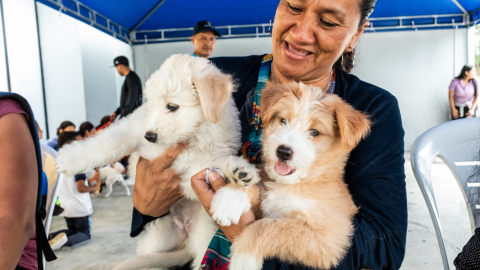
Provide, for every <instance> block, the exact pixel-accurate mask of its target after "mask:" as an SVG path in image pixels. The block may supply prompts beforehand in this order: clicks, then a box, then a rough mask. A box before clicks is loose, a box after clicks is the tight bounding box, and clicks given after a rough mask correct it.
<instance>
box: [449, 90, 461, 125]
mask: <svg viewBox="0 0 480 270" xmlns="http://www.w3.org/2000/svg"><path fill="white" fill-rule="evenodd" d="M454 94H455V91H452V90H450V91H448V102H449V104H450V109H451V110H452V117H453V119H457V118H458V117H459V115H458V110H457V109H456V108H455V101H454V99H453V95H454Z"/></svg>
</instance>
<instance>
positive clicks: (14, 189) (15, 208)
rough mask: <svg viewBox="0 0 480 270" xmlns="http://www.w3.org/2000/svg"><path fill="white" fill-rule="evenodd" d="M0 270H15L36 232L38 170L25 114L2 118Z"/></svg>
mask: <svg viewBox="0 0 480 270" xmlns="http://www.w3.org/2000/svg"><path fill="white" fill-rule="evenodd" d="M0 149H2V154H1V155H0V172H1V173H0V205H1V206H2V210H1V211H0V269H14V268H15V267H16V265H17V264H18V261H19V260H20V255H21V254H22V252H23V249H24V248H25V245H26V243H27V241H28V239H29V238H30V237H32V235H33V233H34V232H35V206H36V201H37V191H38V168H37V159H36V154H35V146H34V143H33V139H32V136H31V134H30V129H29V128H28V125H27V121H26V118H25V116H24V115H22V114H5V115H3V116H0Z"/></svg>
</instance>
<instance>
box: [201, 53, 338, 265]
mask: <svg viewBox="0 0 480 270" xmlns="http://www.w3.org/2000/svg"><path fill="white" fill-rule="evenodd" d="M272 60H273V55H271V54H267V55H265V56H264V57H263V60H262V64H261V65H260V73H259V74H258V82H257V86H256V87H255V94H254V95H255V96H254V99H253V106H252V107H253V108H252V117H251V121H250V135H249V140H248V142H246V143H245V144H244V145H243V147H242V155H243V156H244V157H245V158H246V159H247V160H248V161H249V162H250V163H259V162H260V156H261V150H262V144H261V138H262V129H263V128H262V121H261V119H260V97H261V92H262V89H263V88H265V86H266V85H267V81H268V80H270V74H271V67H272ZM335 80H336V73H335V68H332V74H331V83H330V88H329V90H328V94H329V95H331V94H333V93H334V92H335V83H336V82H335ZM231 245H232V243H230V241H229V240H228V239H227V237H225V234H224V233H223V232H222V230H220V229H219V230H218V231H217V233H216V234H215V235H214V237H213V239H212V241H211V242H210V244H209V245H208V249H207V252H206V253H205V256H204V257H203V260H202V264H201V266H200V270H227V269H228V264H229V263H230V247H231Z"/></svg>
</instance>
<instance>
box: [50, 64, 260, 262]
mask: <svg viewBox="0 0 480 270" xmlns="http://www.w3.org/2000/svg"><path fill="white" fill-rule="evenodd" d="M233 90H234V85H233V83H232V78H231V76H229V75H226V74H223V73H221V72H220V71H219V70H218V69H217V68H216V67H215V66H213V65H212V64H211V63H210V62H209V61H208V60H206V59H202V58H197V57H192V56H188V55H173V56H171V57H170V58H168V59H167V60H166V61H165V63H164V64H163V65H162V66H161V67H160V69H159V70H157V71H156V72H155V73H153V75H152V76H151V78H150V79H149V80H148V81H147V83H146V89H145V95H146V98H147V100H148V102H147V103H146V104H144V105H142V106H141V107H139V108H138V109H137V110H136V111H135V112H133V113H132V114H131V115H129V116H128V117H126V118H124V119H121V120H120V121H119V122H118V123H116V124H114V125H112V126H110V127H108V128H107V129H106V130H104V131H102V132H100V133H99V134H98V135H97V136H95V137H93V138H91V139H88V140H86V141H81V142H74V143H72V144H70V145H68V146H66V147H63V148H62V149H61V150H60V153H59V157H58V158H57V160H56V162H57V168H58V171H59V172H62V173H65V174H68V175H74V174H76V173H78V172H82V171H87V170H89V169H91V168H93V167H96V166H99V165H103V164H105V163H107V162H110V161H112V160H118V159H120V158H121V157H123V156H126V155H130V154H131V157H130V162H129V164H130V165H129V174H130V176H131V177H132V179H135V169H136V164H137V162H138V158H139V157H143V158H146V159H150V160H151V159H155V158H157V157H159V156H160V155H161V154H162V153H163V152H164V151H165V150H166V149H167V148H169V147H171V146H175V145H176V144H178V143H180V142H188V146H187V147H186V149H185V150H184V151H183V152H182V153H181V154H180V155H179V156H178V157H177V159H176V161H175V162H174V163H173V165H172V166H171V168H172V169H174V170H175V171H176V172H178V173H179V174H180V177H181V179H182V181H181V184H180V185H181V187H182V188H183V194H184V197H183V199H181V200H180V201H178V202H177V203H176V204H175V205H174V206H173V207H172V208H171V210H170V214H169V215H168V216H166V217H163V218H161V219H158V220H156V221H154V222H152V223H150V224H149V225H148V226H147V227H146V229H145V231H144V232H143V233H142V235H141V237H140V240H139V243H138V248H137V254H138V255H140V256H138V257H135V258H132V259H130V260H127V261H125V262H123V263H122V264H120V265H119V266H117V268H116V269H145V268H154V267H156V268H159V267H163V268H167V267H173V266H177V265H184V264H186V263H188V262H189V261H192V269H198V268H199V266H200V263H201V260H202V258H203V255H204V253H205V250H206V249H207V247H208V244H209V242H210V240H211V239H212V237H213V235H214V234H215V232H216V230H217V227H216V225H215V223H214V222H213V220H212V219H211V218H210V216H209V215H208V214H207V213H206V212H205V210H204V209H203V207H202V206H201V204H200V202H199V201H198V199H197V196H196V195H195V193H194V192H193V190H192V187H191V183H190V178H191V177H192V176H193V175H194V174H196V173H198V172H200V171H202V170H203V169H205V168H209V167H212V166H217V167H220V169H222V171H224V173H225V174H226V176H227V177H228V178H229V179H230V180H231V184H230V185H227V187H225V190H224V191H223V192H220V193H217V194H216V195H215V199H214V201H215V202H214V203H212V213H214V218H215V219H217V220H221V221H222V224H230V223H232V222H233V223H236V222H238V219H239V217H240V216H241V214H242V213H243V212H245V211H247V210H248V209H249V208H250V205H249V202H248V198H245V197H242V198H240V201H241V202H243V203H242V205H243V208H238V207H237V208H235V207H233V208H232V207H229V208H227V207H225V206H224V205H223V204H225V203H226V204H227V205H232V203H228V202H229V200H230V199H231V198H230V197H231V196H229V192H236V191H237V190H241V189H242V186H245V185H246V183H255V182H258V180H259V179H258V178H257V177H254V176H255V175H256V171H255V169H254V168H253V169H252V168H249V169H247V170H243V169H242V168H244V167H245V166H246V165H248V163H247V162H246V161H244V160H243V159H240V158H236V157H232V156H231V155H234V154H236V152H237V151H238V149H239V146H240V123H239V120H238V116H237V114H238V111H237V109H236V107H235V104H234V102H233V99H232V97H231V94H232V91H233ZM146 133H150V134H156V140H155V141H154V142H150V141H147V140H146V138H144V136H146ZM147 137H148V136H147ZM150 138H151V136H150ZM92 151H95V152H94V153H95V154H94V155H92V154H91V152H92ZM244 180H245V181H244ZM236 199H238V198H236ZM220 203H222V205H217V204H220Z"/></svg>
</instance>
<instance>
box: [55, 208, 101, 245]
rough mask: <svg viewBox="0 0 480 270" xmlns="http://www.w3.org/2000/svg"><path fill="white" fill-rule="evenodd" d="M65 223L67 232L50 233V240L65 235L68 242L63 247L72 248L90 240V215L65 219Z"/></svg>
mask: <svg viewBox="0 0 480 270" xmlns="http://www.w3.org/2000/svg"><path fill="white" fill-rule="evenodd" d="M65 221H66V222H67V228H68V229H67V230H60V231H57V232H54V233H51V238H54V237H55V236H57V235H58V234H60V233H65V234H66V235H67V237H68V241H67V243H66V244H65V246H74V245H76V244H79V243H82V242H84V241H87V240H90V238H91V236H90V233H91V231H92V230H91V226H92V215H90V216H86V217H78V218H67V217H66V218H65Z"/></svg>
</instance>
